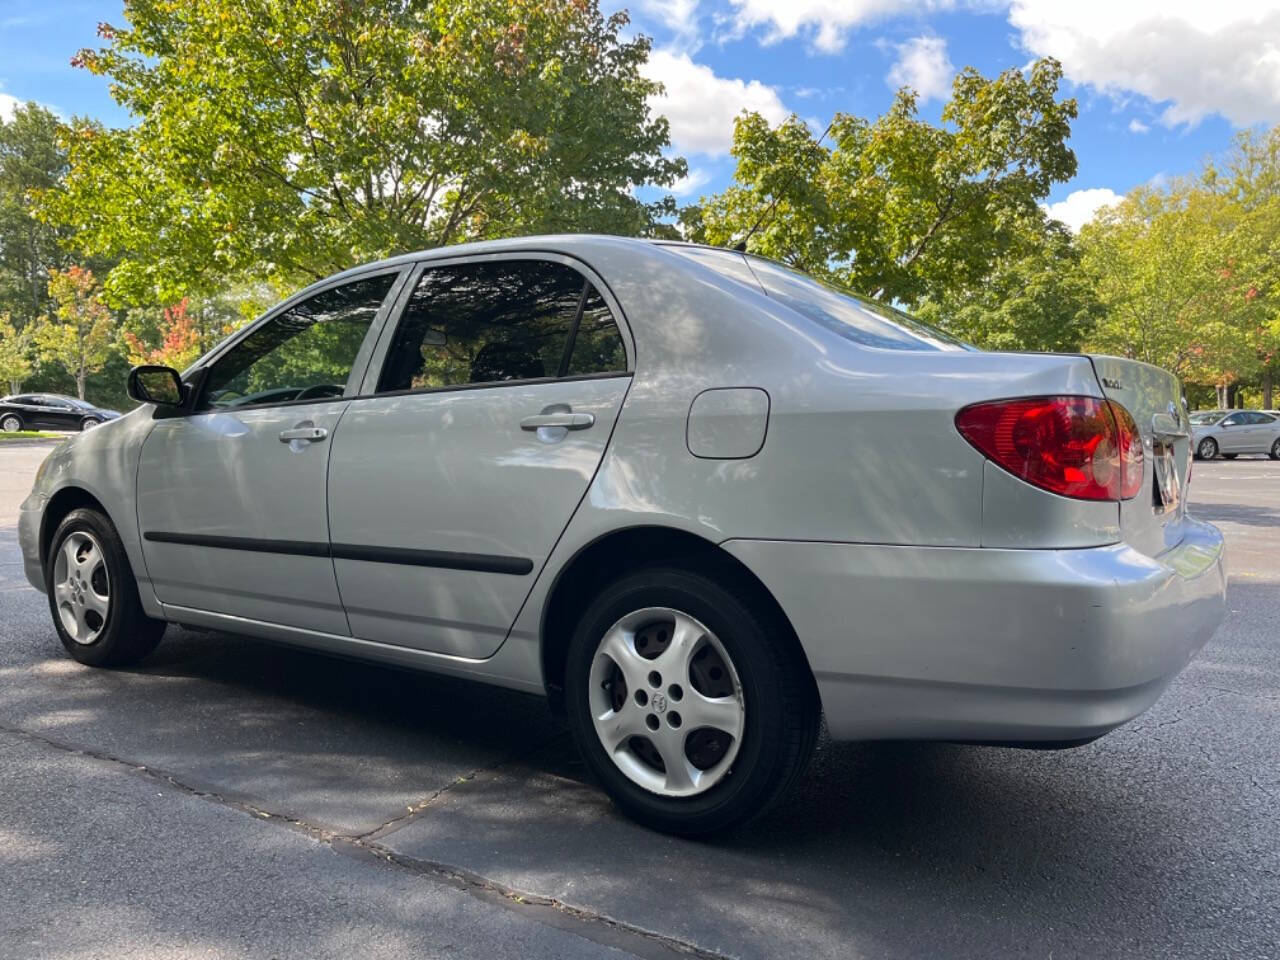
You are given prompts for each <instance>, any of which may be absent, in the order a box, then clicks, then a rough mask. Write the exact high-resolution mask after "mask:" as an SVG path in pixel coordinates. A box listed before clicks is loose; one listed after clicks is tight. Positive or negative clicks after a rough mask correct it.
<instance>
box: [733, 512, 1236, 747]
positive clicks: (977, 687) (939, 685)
mask: <svg viewBox="0 0 1280 960" xmlns="http://www.w3.org/2000/svg"><path fill="white" fill-rule="evenodd" d="M724 547H725V549H727V550H728V551H729V552H730V553H732V554H734V556H736V557H738V558H739V559H740V560H742V562H743V563H745V564H746V565H747V566H748V567H750V568H751V569H752V570H753V571H755V573H756V575H757V576H759V577H760V579H761V580H762V581H763V582H764V583H765V585H766V586H767V587H768V588H769V589H770V590H771V591H772V592H773V595H774V597H775V598H776V599H777V600H778V602H779V603H780V604H781V605H782V608H783V610H784V611H785V612H786V613H787V615H788V616H789V617H790V619H791V623H792V625H793V626H794V627H795V629H796V632H797V633H798V635H799V637H800V640H801V643H802V644H803V646H804V649H805V652H806V654H807V655H808V658H809V663H810V666H811V667H812V668H813V672H814V675H815V677H816V679H817V682H818V689H819V692H820V693H821V696H822V705H823V711H824V713H825V715H826V719H827V725H828V728H829V729H830V731H831V734H832V736H834V737H836V738H838V739H849V740H857V739H922V740H973V741H992V742H1001V743H1021V744H1026V745H1035V744H1054V743H1060V742H1069V741H1079V740H1088V739H1091V738H1094V737H1098V736H1101V735H1102V734H1104V733H1107V732H1108V731H1110V730H1113V729H1115V728H1116V727H1118V726H1120V725H1121V724H1123V723H1126V722H1127V721H1129V720H1132V719H1133V718H1134V717H1136V716H1137V715H1138V714H1140V713H1142V712H1143V711H1144V710H1146V709H1147V708H1148V707H1149V706H1151V704H1152V703H1154V702H1155V700H1156V699H1157V698H1158V697H1159V696H1160V694H1161V692H1162V691H1163V690H1164V688H1165V687H1166V686H1167V685H1168V683H1169V681H1170V680H1172V679H1173V677H1174V676H1175V675H1177V673H1178V672H1179V671H1181V670H1182V668H1183V667H1185V666H1186V664H1187V662H1188V661H1189V660H1190V659H1191V657H1192V656H1193V655H1194V654H1195V653H1196V651H1198V650H1199V649H1200V648H1201V647H1202V646H1203V645H1204V644H1205V643H1206V642H1207V641H1208V639H1209V638H1210V637H1211V636H1212V635H1213V632H1214V630H1215V629H1217V627H1218V624H1219V623H1221V621H1222V618H1223V614H1224V612H1225V607H1226V569H1225V556H1224V549H1223V541H1222V534H1221V533H1219V531H1218V530H1217V529H1216V528H1215V527H1213V526H1210V525H1209V524H1205V523H1199V522H1196V521H1191V520H1188V521H1187V522H1186V535H1185V537H1184V538H1183V540H1182V542H1181V543H1179V544H1178V545H1177V546H1176V547H1174V548H1172V549H1170V550H1168V551H1167V552H1166V553H1164V554H1162V555H1160V556H1159V557H1154V558H1153V557H1148V556H1146V555H1144V554H1142V553H1140V552H1138V551H1136V550H1134V549H1132V548H1131V547H1128V546H1126V545H1124V544H1115V545H1111V546H1106V547H1094V548H1089V549H1078V550H997V549H981V548H975V549H970V548H951V547H897V546H875V545H865V544H845V543H797V542H789V541H761V540H730V541H728V542H726V543H725V544H724Z"/></svg>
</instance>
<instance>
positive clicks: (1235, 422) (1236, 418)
mask: <svg viewBox="0 0 1280 960" xmlns="http://www.w3.org/2000/svg"><path fill="white" fill-rule="evenodd" d="M1242 423H1244V418H1243V417H1242V416H1241V415H1240V414H1238V413H1233V414H1232V415H1231V416H1229V417H1227V418H1226V419H1224V420H1223V421H1222V426H1224V427H1238V426H1239V425H1240V424H1242Z"/></svg>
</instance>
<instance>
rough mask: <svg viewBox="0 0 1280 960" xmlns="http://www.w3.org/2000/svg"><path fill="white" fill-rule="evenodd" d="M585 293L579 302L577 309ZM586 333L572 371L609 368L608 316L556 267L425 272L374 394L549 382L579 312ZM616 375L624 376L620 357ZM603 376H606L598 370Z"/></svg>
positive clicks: (576, 277)
mask: <svg viewBox="0 0 1280 960" xmlns="http://www.w3.org/2000/svg"><path fill="white" fill-rule="evenodd" d="M584 295H585V301H584ZM583 305H586V306H587V307H588V308H589V309H590V311H591V317H590V319H587V318H586V317H584V319H583V326H584V328H586V331H587V332H586V333H585V335H584V338H583V345H582V353H581V355H580V356H579V352H578V350H577V349H576V348H575V350H574V352H573V355H572V360H573V363H571V364H570V365H571V366H572V365H573V364H574V363H576V364H578V365H581V366H584V367H592V370H591V371H590V372H594V365H595V364H597V363H601V362H603V363H608V364H612V363H615V362H616V359H615V357H614V351H613V347H612V345H611V344H610V343H609V342H608V337H609V335H610V331H611V332H612V336H613V337H615V338H617V344H618V346H619V347H620V346H621V342H622V341H621V338H620V337H618V335H617V326H616V325H615V324H613V318H612V317H610V316H608V310H607V309H605V310H604V316H602V315H601V313H600V309H599V308H600V307H603V306H604V304H603V302H602V301H600V298H599V294H597V293H595V291H594V290H593V289H591V287H590V285H589V284H588V283H587V282H586V281H585V280H584V279H583V277H582V275H581V274H580V273H578V272H577V271H576V270H574V269H572V268H571V267H568V266H565V265H564V264H560V263H550V262H545V261H537V260H492V261H484V262H480V263H460V264H449V265H445V266H439V267H430V268H428V269H427V270H426V271H425V272H424V273H423V274H422V277H421V279H420V280H419V281H418V285H417V287H416V288H415V289H414V291H413V296H412V297H411V298H410V300H409V303H408V305H407V306H406V307H405V312H404V316H403V318H402V319H401V321H400V326H399V329H397V330H396V336H395V340H393V341H392V344H391V349H390V350H389V351H388V353H387V359H386V362H385V364H384V367H383V372H382V377H381V379H380V382H379V385H378V389H379V390H380V391H390V390H424V389H436V388H440V387H452V386H458V385H461V384H470V383H498V382H502V381H508V380H536V379H539V378H543V377H555V376H559V374H560V368H561V366H562V364H563V363H564V361H565V347H566V345H567V344H568V342H569V335H570V332H571V331H572V329H573V322H574V319H575V317H577V315H578V310H579V308H580V307H581V306H583ZM621 368H622V369H625V368H626V361H625V354H624V360H623V362H622V367H621ZM607 369H613V368H612V367H608V368H607Z"/></svg>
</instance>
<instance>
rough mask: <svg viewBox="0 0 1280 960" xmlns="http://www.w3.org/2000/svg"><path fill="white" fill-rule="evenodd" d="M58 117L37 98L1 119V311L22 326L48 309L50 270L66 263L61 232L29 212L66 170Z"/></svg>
mask: <svg viewBox="0 0 1280 960" xmlns="http://www.w3.org/2000/svg"><path fill="white" fill-rule="evenodd" d="M59 130H60V123H59V121H58V118H57V117H56V116H54V115H53V114H52V113H50V112H49V111H48V110H46V109H45V108H44V107H41V106H40V105H38V104H35V103H28V104H25V105H19V106H18V107H17V108H16V109H15V110H14V114H13V119H12V120H10V121H8V122H4V121H0V313H7V314H9V319H10V321H11V322H13V323H14V325H15V326H16V327H17V328H19V329H21V328H23V327H25V326H26V325H27V324H30V323H32V322H34V321H35V320H37V319H39V318H41V317H45V316H47V315H48V311H49V294H48V289H47V281H48V278H49V271H50V270H53V269H56V268H61V267H64V266H66V264H67V262H68V257H67V253H66V251H65V250H64V249H63V248H62V242H63V241H64V240H65V239H66V235H65V231H64V230H59V229H57V228H55V227H52V226H50V225H48V224H46V223H42V222H40V221H39V220H37V219H36V217H35V216H33V211H32V203H33V200H34V198H35V197H36V196H38V195H39V194H40V193H41V192H43V191H46V190H49V189H51V188H53V187H55V186H56V185H57V184H58V183H59V182H60V181H61V179H62V177H63V175H64V174H65V172H66V167H67V157H66V153H65V151H63V150H62V149H61V147H60V146H59V144H58V140H59Z"/></svg>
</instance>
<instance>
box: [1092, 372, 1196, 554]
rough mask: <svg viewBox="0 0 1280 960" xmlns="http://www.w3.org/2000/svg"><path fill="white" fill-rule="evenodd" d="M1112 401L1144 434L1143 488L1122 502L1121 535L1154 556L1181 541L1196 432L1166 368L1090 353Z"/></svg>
mask: <svg viewBox="0 0 1280 960" xmlns="http://www.w3.org/2000/svg"><path fill="white" fill-rule="evenodd" d="M1089 359H1090V361H1091V362H1092V363H1093V369H1094V372H1095V373H1096V374H1097V376H1098V383H1099V384H1100V385H1101V386H1102V392H1103V394H1105V395H1106V397H1107V399H1108V400H1113V401H1115V402H1116V403H1118V404H1120V405H1121V406H1123V407H1124V408H1125V409H1126V410H1128V411H1129V413H1130V414H1132V416H1133V419H1134V421H1136V423H1137V425H1138V431H1139V433H1141V435H1142V453H1143V461H1144V463H1143V474H1144V478H1143V488H1142V490H1141V491H1140V492H1139V493H1138V495H1137V496H1136V497H1134V498H1133V499H1132V500H1125V501H1122V502H1121V504H1120V534H1121V536H1122V537H1123V538H1124V540H1125V542H1126V543H1128V544H1129V545H1130V546H1132V547H1134V548H1135V549H1138V550H1140V551H1142V552H1143V553H1145V554H1147V555H1149V556H1156V555H1158V554H1160V553H1163V552H1164V551H1165V550H1167V549H1169V548H1170V547H1173V546H1175V545H1176V544H1177V543H1179V542H1180V541H1181V540H1182V521H1183V518H1184V517H1185V516H1186V503H1187V500H1186V495H1187V489H1186V488H1187V481H1188V479H1189V478H1188V473H1189V470H1190V467H1191V436H1190V426H1189V424H1188V421H1187V410H1186V406H1185V404H1184V403H1183V400H1182V384H1181V383H1180V382H1179V381H1178V378H1177V377H1175V376H1174V375H1173V374H1171V373H1169V372H1168V371H1167V370H1162V369H1160V368H1159V367H1155V366H1152V365H1151V364H1149V363H1142V362H1141V361H1138V360H1126V359H1124V358H1123V357H1108V356H1102V355H1095V354H1090V355H1089Z"/></svg>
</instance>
